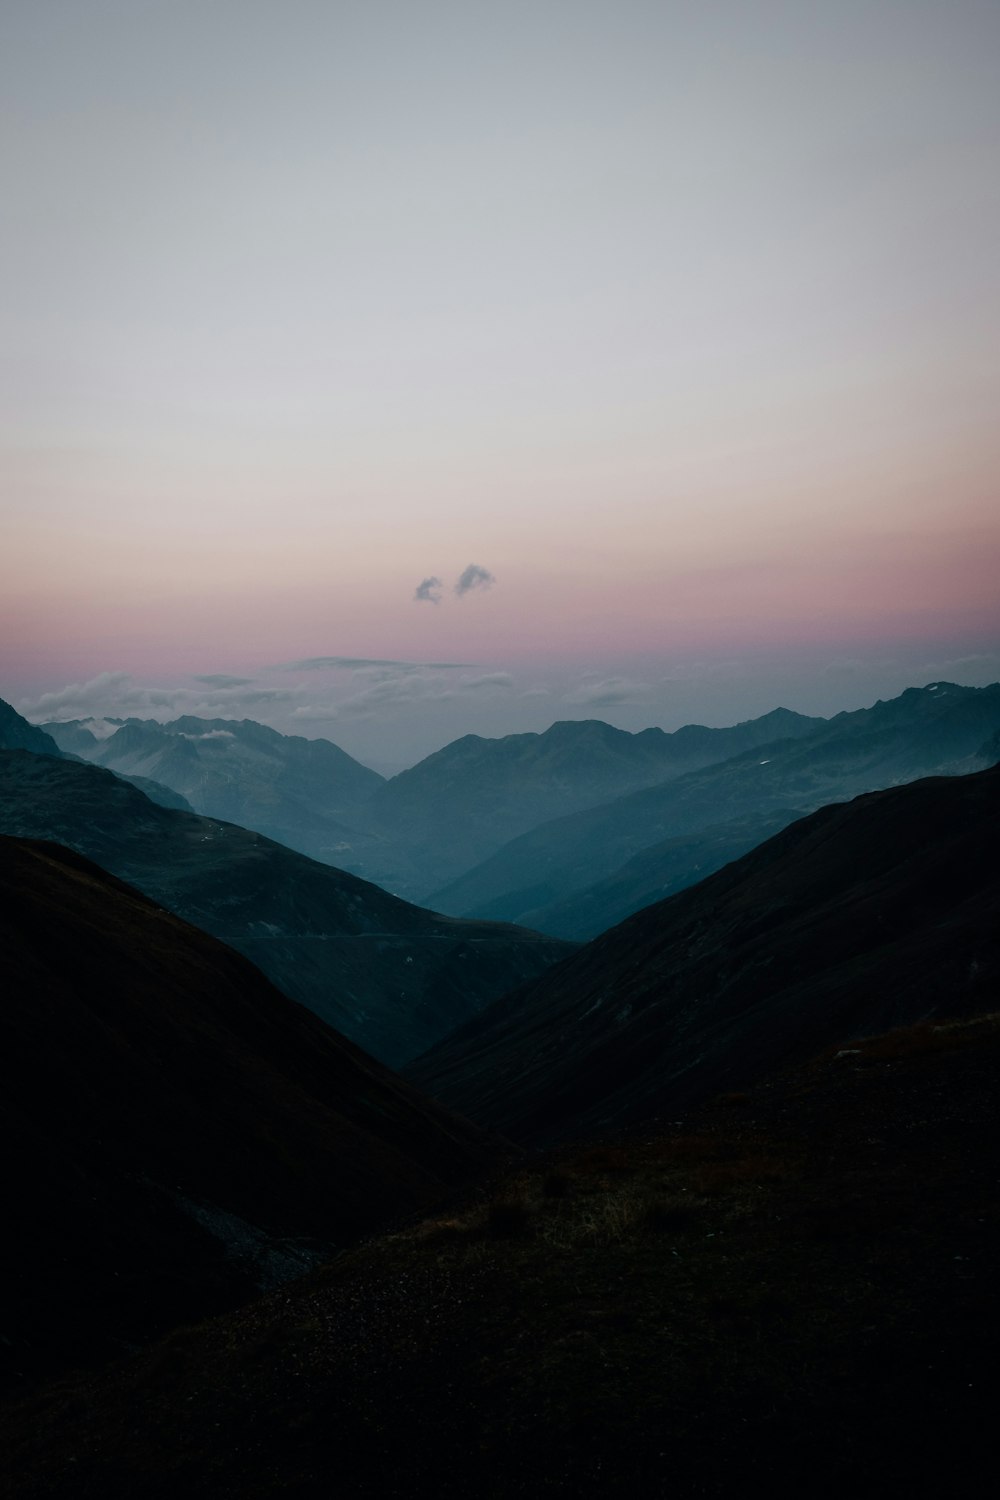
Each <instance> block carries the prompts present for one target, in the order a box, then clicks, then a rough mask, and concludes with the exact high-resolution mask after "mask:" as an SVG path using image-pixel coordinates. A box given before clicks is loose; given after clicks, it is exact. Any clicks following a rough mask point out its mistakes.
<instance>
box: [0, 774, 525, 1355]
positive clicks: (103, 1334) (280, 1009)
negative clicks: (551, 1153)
mask: <svg viewBox="0 0 1000 1500" xmlns="http://www.w3.org/2000/svg"><path fill="white" fill-rule="evenodd" d="M74 769H75V768H74ZM86 774H87V775H88V776H94V775H98V776H103V773H98V772H92V771H88V772H87V773H86ZM0 966H2V972H3V981H4V983H3V997H4V998H3V1006H2V1013H0V1022H2V1027H3V1039H4V1040H3V1047H2V1048H0V1121H2V1133H3V1140H4V1161H5V1177H4V1188H3V1204H4V1216H5V1219H6V1222H7V1224H8V1232H7V1233H5V1234H4V1236H3V1237H2V1250H0V1262H2V1266H3V1287H4V1304H5V1312H4V1324H3V1331H4V1338H3V1340H2V1344H0V1375H2V1376H10V1377H14V1376H16V1375H17V1374H18V1373H20V1375H21V1376H22V1377H25V1376H28V1375H30V1374H31V1373H32V1372H35V1371H39V1370H42V1369H52V1368H57V1367H58V1366H59V1365H61V1364H66V1363H69V1364H71V1365H72V1364H75V1363H79V1362H87V1361H88V1360H90V1359H91V1358H94V1357H97V1356H101V1355H104V1356H106V1355H109V1354H119V1355H120V1354H123V1353H124V1352H126V1350H127V1349H129V1348H132V1347H134V1346H135V1344H136V1342H137V1341H139V1340H146V1339H149V1338H151V1337H153V1336H154V1335H157V1334H159V1333H161V1332H163V1330H164V1329H165V1328H168V1327H170V1326H171V1325H172V1324H176V1323H178V1322H185V1323H190V1322H192V1321H195V1320H197V1319H200V1318H203V1317H205V1316H206V1315H208V1314H209V1313H211V1312H216V1311H218V1310H219V1309H220V1308H222V1307H226V1306H232V1305H233V1303H234V1302H236V1301H240V1300H246V1299H247V1297H248V1296H250V1295H252V1294H253V1293H254V1292H255V1291H256V1290H259V1288H260V1287H261V1286H262V1285H269V1284H274V1283H275V1282H276V1281H281V1280H286V1279H288V1278H289V1277H290V1276H294V1275H298V1274H301V1272H302V1271H303V1270H304V1269H306V1268H308V1266H309V1265H310V1264H311V1263H314V1262H315V1260H316V1259H317V1256H318V1251H319V1250H320V1249H322V1250H323V1252H324V1253H325V1256H326V1257H328V1256H329V1254H330V1253H331V1251H332V1250H333V1249H335V1248H340V1247H342V1246H344V1245H345V1244H348V1243H350V1242H351V1241H353V1240H355V1239H357V1237H358V1236H359V1234H361V1233H363V1232H370V1231H371V1230H372V1229H373V1228H375V1227H376V1226H379V1225H384V1224H385V1223H386V1222H387V1221H390V1220H392V1219H394V1218H399V1217H400V1216H401V1215H404V1214H407V1213H412V1212H413V1211H415V1210H417V1209H420V1208H426V1207H427V1206H428V1205H429V1204H431V1203H433V1202H434V1200H435V1199H437V1198H439V1197H440V1196H441V1195H442V1194H443V1193H444V1192H445V1191H446V1189H448V1188H449V1187H452V1186H454V1184H455V1183H456V1182H460V1181H463V1180H468V1179H469V1178H470V1177H472V1176H475V1175H476V1174H477V1173H480V1172H482V1171H483V1169H484V1168H485V1166H486V1165H487V1164H488V1163H489V1161H490V1160H491V1157H493V1156H495V1149H494V1148H491V1147H490V1145H489V1143H488V1142H487V1141H486V1140H485V1139H484V1138H483V1137H482V1136H481V1135H480V1134H479V1133H478V1132H477V1131H476V1130H475V1129H474V1128H473V1127H472V1126H471V1125H468V1124H466V1123H465V1122H463V1121H460V1120H457V1119H455V1118H453V1117H451V1116H449V1115H447V1114H446V1113H445V1112H444V1111H443V1110H441V1109H440V1108H439V1107H437V1106H435V1105H432V1104H430V1103H429V1102H428V1101H426V1100H424V1099H422V1098H420V1097H419V1096H418V1095H416V1094H415V1093H414V1091H413V1090H412V1089H411V1088H410V1087H409V1086H407V1085H406V1084H404V1083H402V1082H401V1081H400V1080H399V1079H398V1078H396V1077H395V1076H394V1075H392V1074H390V1073H389V1072H388V1071H387V1070H386V1069H385V1068H383V1067H381V1066H379V1065H378V1064H377V1063H375V1062H374V1061H373V1060H372V1059H371V1058H368V1057H366V1056H365V1055H364V1054H363V1053H361V1052H360V1051H358V1049H357V1048H355V1047H353V1046H351V1045H350V1044H349V1043H347V1042H346V1041H344V1040H343V1039H342V1038H341V1037H339V1036H337V1035H336V1034H335V1033H334V1032H333V1031H331V1030H330V1029H329V1028H328V1027H326V1026H325V1025H323V1023H322V1022H321V1021H319V1020H318V1019H317V1018H316V1017H315V1016H312V1015H310V1014H309V1013H308V1012H307V1011H305V1010H303V1009H302V1008H301V1007H300V1006H298V1005H295V1004H293V1003H292V1002H291V1001H290V1000H288V999H286V998H285V996H284V995H281V994H279V993H278V991H277V990H275V989H274V988H273V987H272V986H271V985H270V984H269V983H268V982H267V980H266V979H265V978H264V976H263V975H262V974H261V973H259V971H258V970H256V969H255V968H254V967H253V965H252V964H250V963H248V962H247V961H246V959H244V958H241V957H239V955H237V954H236V953H234V952H232V951H231V950H230V949H228V948H225V947H224V946H223V945H222V944H221V943H218V942H217V941H216V940H215V939H214V938H210V937H207V936H206V935H205V934H204V933H202V932H198V931H197V930H196V929H195V928H193V927H190V926H188V924H187V923H185V922H182V921H180V920H179V919H178V918H176V917H173V916H170V915H169V914H168V913H166V912H164V911H161V910H159V909H158V908H157V907H156V906H154V905H153V904H152V902H150V901H148V900H147V899H146V898H145V897H144V896H141V895H140V894H139V893H138V892H137V891H135V890H132V889H131V888H129V887H127V886H125V885H123V884H121V883H120V882H119V881H117V880H114V879H113V878H112V877H111V876H109V875H107V874H106V873H105V872H104V871H103V870H100V869H99V868H98V867H97V866H96V865H93V864H91V863H89V862H88V861H86V860H84V859H82V858H81V857H80V856H79V855H77V854H73V853H71V852H70V851H68V850H65V849H62V848H60V847H59V846H58V845H54V844H43V843H28V842H22V841H20V840H14V839H8V838H0ZM303 1237H305V1240H306V1243H302V1239H303ZM310 1242H318V1243H310Z"/></svg>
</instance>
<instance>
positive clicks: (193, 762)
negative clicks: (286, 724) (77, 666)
mask: <svg viewBox="0 0 1000 1500" xmlns="http://www.w3.org/2000/svg"><path fill="white" fill-rule="evenodd" d="M92 722H93V721H88V720H79V719H77V720H72V721H70V722H68V723H52V724H47V725H46V726H45V727H46V729H47V730H48V732H49V733H50V734H51V735H52V736H53V738H54V739H55V740H56V741H57V743H58V744H59V745H60V746H61V747H62V748H63V749H64V750H67V751H72V752H73V753H74V754H77V755H81V756H83V757H85V758H86V759H87V760H91V761H93V762H94V763H95V764H97V765H101V766H106V767H107V768H108V769H109V770H112V771H118V772H119V773H122V774H125V775H128V776H129V777H132V778H136V777H149V778H151V779H152V780H154V781H157V782H161V783H162V784H163V785H165V786H168V787H171V788H172V789H173V790H174V791H175V792H180V793H181V795H182V796H183V797H184V798H185V799H186V800H187V802H188V803H189V804H190V806H191V807H192V808H193V809H194V810H195V812H199V813H204V814H206V815H207V816H209V817H213V818H223V819H225V820H226V821H227V822H230V823H239V824H241V826H243V827H245V828H253V829H255V830H256V831H257V832H258V833H263V834H266V835H267V837H268V838H272V839H276V840H277V841H278V842H279V843H282V844H287V845H288V846H289V848H292V849H298V850H299V851H300V852H301V853H305V854H309V855H310V856H311V857H312V858H314V859H321V860H323V861H324V862H325V863H327V864H335V865H338V866H340V867H345V866H346V867H354V866H355V865H356V864H357V863H358V859H359V853H360V851H362V850H363V849H366V848H367V847H368V844H369V843H370V840H369V839H367V838H366V837H365V836H364V834H363V833H361V834H359V833H358V832H357V831H352V829H351V827H349V826H348V825H349V824H350V823H351V821H352V820H353V819H355V818H356V817H357V815H358V813H359V811H360V809H361V808H362V807H363V806H364V805H365V803H366V802H367V801H368V799H369V798H370V797H371V795H372V793H373V792H374V791H375V790H376V788H378V787H379V786H381V784H382V777H381V776H379V774H378V773H377V772H376V771H370V770H369V769H368V767H367V766H363V765H361V764H360V762H358V761H356V760H354V759H352V757H351V756H349V755H348V754H347V753H346V752H345V751H343V750H341V749H339V748H338V746H336V745H334V744H331V742H330V741H329V740H322V739H319V740H307V739H303V738H301V737H300V736H298V735H287V734H279V733H278V731H277V730H275V729H269V728H267V727H266V726H265V725H264V724H257V723H254V721H253V720H251V719H241V720H236V719H199V718H195V717H193V716H191V715H187V716H185V717H183V718H180V719H174V720H172V721H171V722H170V723H168V724H159V723H157V722H156V721H155V720H152V719H126V720H124V721H123V722H122V723H121V724H120V726H119V728H118V729H116V730H115V732H114V733H113V734H111V735H109V736H106V737H103V738H98V737H97V736H95V735H94V734H93V732H92V731H91V729H90V728H88V724H89V723H92ZM25 748H28V747H25Z"/></svg>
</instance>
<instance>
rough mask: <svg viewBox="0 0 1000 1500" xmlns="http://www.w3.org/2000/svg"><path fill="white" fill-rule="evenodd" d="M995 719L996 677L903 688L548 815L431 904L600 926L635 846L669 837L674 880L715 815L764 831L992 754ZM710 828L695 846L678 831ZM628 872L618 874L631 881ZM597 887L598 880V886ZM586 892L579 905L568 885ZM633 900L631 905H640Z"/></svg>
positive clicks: (568, 926)
mask: <svg viewBox="0 0 1000 1500" xmlns="http://www.w3.org/2000/svg"><path fill="white" fill-rule="evenodd" d="M998 729H1000V685H998V684H993V685H992V686H991V687H987V688H964V687H956V686H955V685H954V684H952V683H932V684H931V685H930V686H929V687H926V688H908V689H907V690H906V692H904V693H902V694H901V695H900V697H898V698H894V699H891V700H890V701H889V702H885V703H883V702H879V703H876V704H875V705H874V707H872V708H865V709H858V710H857V711H855V712H852V713H843V714H838V715H837V716H836V717H835V718H833V719H831V720H829V721H828V722H825V723H824V722H821V723H820V724H819V726H818V727H815V726H814V728H813V730H812V732H811V733H810V734H809V735H808V737H806V738H804V739H800V740H795V741H789V740H785V741H782V742H779V743H777V744H773V745H766V746H762V747H760V748H759V750H754V751H750V752H747V753H745V754H743V755H739V756H736V757H734V758H732V759H730V760H728V761H725V762H722V763H721V764H718V765H713V766H708V767H705V768H704V769H702V770H698V771H693V772H689V773H688V774H686V775H684V776H681V777H679V778H676V779H674V780H672V781H670V782H667V783H664V784H662V785H659V786H655V787H650V788H647V789H646V790H643V791H640V792H635V793H633V794H632V795H631V796H628V797H623V798H619V799H618V800H617V801H615V802H613V803H609V804H606V805H604V806H602V807H597V808H591V809H589V810H588V811H586V812H582V813H577V814H574V815H573V816H571V817H566V818H561V819H558V820H555V821H553V822H550V823H544V824H541V825H539V826H538V827H536V828H534V829H532V830H531V832H529V833H527V834H524V835H522V837H520V838H518V839H515V840H513V841H512V842H511V843H510V844H508V845H506V846H505V847H504V848H503V849H501V850H500V851H499V852H498V853H497V854H495V855H494V856H493V857H492V858H491V859H489V860H485V861H484V862H483V863H482V864H481V865H480V866H478V867H477V868H476V869H474V870H470V871H469V872H468V873H467V874H465V875H464V876H462V877H461V878H460V879H459V880H456V881H454V882H453V883H452V884H451V885H449V886H446V887H444V888H443V889H441V890H439V891H436V892H434V893H433V895H432V897H431V898H430V900H431V902H432V904H433V905H434V906H435V907H437V908H439V909H441V910H443V911H450V912H455V913H457V914H461V915H473V914H474V915H479V916H485V915H487V914H489V916H490V917H491V918H493V919H495V920H505V921H527V920H529V918H528V913H531V918H530V920H531V921H532V922H534V923H536V924H538V925H540V926H542V928H543V930H547V924H548V923H549V920H550V916H551V919H552V928H553V930H558V931H560V932H563V933H569V932H574V933H579V934H593V933H594V932H597V931H600V930H602V928H603V927H605V926H607V925H609V924H610V923H611V922H613V921H615V920H616V918H618V917H620V916H621V915H622V909H621V887H619V886H617V883H614V886H613V889H612V891H611V893H610V895H611V899H610V900H609V901H608V905H607V907H606V908H604V909H602V907H601V901H602V900H603V897H604V894H606V891H605V890H604V888H603V886H601V885H599V882H604V881H605V880H606V879H607V878H608V877H610V876H614V875H615V874H616V872H618V871H619V870H621V868H622V866H623V865H625V864H626V862H627V861H629V860H631V859H632V858H634V856H635V855H636V854H638V853H639V851H640V850H644V849H647V850H648V849H651V848H652V846H654V845H657V844H663V846H664V860H663V866H662V872H663V873H662V879H663V881H664V884H665V885H666V886H667V887H668V889H674V890H676V889H678V888H679V887H680V886H681V885H684V884H691V883H693V882H694V881H695V880H698V879H699V878H700V877H701V875H703V874H704V873H705V865H706V863H708V862H710V861H711V860H712V858H713V853H712V850H713V846H715V847H717V844H718V833H717V830H719V828H720V825H723V824H729V825H733V824H737V825H738V824H742V825H743V833H742V834H740V832H739V829H738V828H731V829H730V831H729V833H728V834H726V835H725V837H727V838H728V837H735V838H736V839H737V841H738V839H739V837H746V838H747V839H748V841H749V843H751V844H752V843H753V842H756V841H757V840H756V839H755V837H754V835H755V832H757V831H758V830H759V838H764V837H766V836H767V834H768V833H769V832H772V831H773V830H774V829H775V827H776V826H779V825H780V822H781V819H782V818H784V821H785V822H786V823H789V822H792V821H793V820H794V819H795V818H796V817H798V816H800V814H801V813H802V812H807V811H809V810H811V809H812V808H815V807H821V806H823V805H824V804H826V803H829V802H833V801H838V800H842V799H846V798H848V797H854V796H857V795H858V794H859V793H861V792H866V791H873V790H876V789H877V788H879V787H886V786H892V785H897V784H899V783H901V782H906V781H912V780H915V779H916V778H917V777H918V776H928V775H935V774H939V773H948V774H950V773H956V772H963V771H968V770H971V769H975V768H976V767H978V766H983V765H987V764H989V763H990V762H989V757H988V756H987V755H986V753H985V750H984V742H985V741H986V740H987V738H988V737H989V736H990V735H991V734H992V733H995V732H996V731H997V730H998ZM703 831H704V832H705V835H706V836H705V843H704V845H702V844H701V843H700V842H699V841H698V840H697V839H695V840H693V841H692V842H691V843H690V845H689V846H688V847H689V850H690V863H689V866H688V869H687V871H685V870H684V868H683V857H684V851H683V846H678V845H676V844H675V843H674V842H673V841H674V840H676V839H678V838H679V837H683V838H684V839H690V838H691V836H692V835H697V834H699V833H702V832H703ZM655 864H656V861H655V858H651V859H650V861H649V863H648V864H647V865H646V867H645V868H644V872H643V874H642V878H641V880H640V883H639V887H638V888H637V890H636V901H637V903H641V902H642V900H643V897H644V896H645V895H646V894H647V892H648V890H649V889H650V885H655V880H656V876H655V875H654V874H652V872H653V870H654V868H655ZM630 878H631V877H629V876H625V877H623V882H624V884H625V885H627V884H628V882H629V880H630ZM595 888H596V889H595ZM577 893H584V894H580V896H579V903H580V904H579V911H578V913H574V912H573V910H572V907H573V905H574V903H573V901H572V899H571V898H572V897H573V896H574V895H576V894H577ZM633 909H634V908H633Z"/></svg>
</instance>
